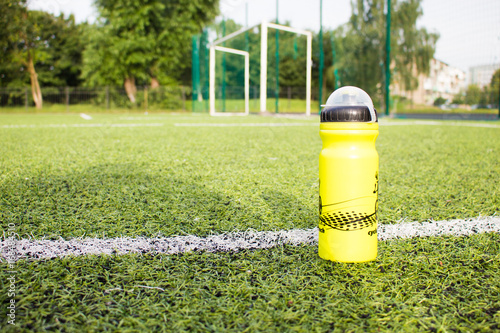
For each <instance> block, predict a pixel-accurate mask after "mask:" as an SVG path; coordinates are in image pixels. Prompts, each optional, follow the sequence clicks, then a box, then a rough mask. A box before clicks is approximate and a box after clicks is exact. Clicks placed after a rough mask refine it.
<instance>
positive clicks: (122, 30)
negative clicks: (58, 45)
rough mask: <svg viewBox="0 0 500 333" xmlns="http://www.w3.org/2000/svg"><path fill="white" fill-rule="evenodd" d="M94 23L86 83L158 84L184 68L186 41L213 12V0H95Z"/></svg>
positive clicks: (215, 4) (186, 63) (168, 81)
mask: <svg viewBox="0 0 500 333" xmlns="http://www.w3.org/2000/svg"><path fill="white" fill-rule="evenodd" d="M96 5H97V8H98V10H99V12H100V21H99V24H98V25H96V26H94V27H93V28H92V29H91V30H90V31H89V35H88V47H87V49H86V50H85V53H84V58H85V60H84V70H83V77H84V78H85V79H86V81H87V83H88V84H89V85H106V84H109V85H114V84H120V85H121V84H123V82H124V80H125V79H127V78H131V79H134V80H135V82H136V83H137V84H139V85H143V84H149V81H150V80H151V79H152V78H155V79H157V80H159V82H160V83H162V84H171V83H172V82H174V81H176V80H179V79H180V74H181V73H182V72H183V70H184V69H185V68H187V67H189V61H186V59H189V58H190V54H189V52H190V45H191V43H190V40H191V36H192V35H193V34H195V33H199V32H201V29H202V27H203V25H204V24H206V23H207V22H209V21H210V20H212V19H213V18H214V17H215V15H216V14H217V10H218V9H217V8H218V1H217V0H196V1H192V0H175V1H165V0H149V1H139V0H126V1H118V0H98V1H96Z"/></svg>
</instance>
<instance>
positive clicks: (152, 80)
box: [151, 77, 160, 89]
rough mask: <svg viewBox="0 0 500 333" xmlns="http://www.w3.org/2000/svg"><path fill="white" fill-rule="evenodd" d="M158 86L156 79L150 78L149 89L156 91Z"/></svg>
mask: <svg viewBox="0 0 500 333" xmlns="http://www.w3.org/2000/svg"><path fill="white" fill-rule="evenodd" d="M159 86H160V82H159V81H158V79H157V78H155V77H152V78H151V89H156V88H158V87H159Z"/></svg>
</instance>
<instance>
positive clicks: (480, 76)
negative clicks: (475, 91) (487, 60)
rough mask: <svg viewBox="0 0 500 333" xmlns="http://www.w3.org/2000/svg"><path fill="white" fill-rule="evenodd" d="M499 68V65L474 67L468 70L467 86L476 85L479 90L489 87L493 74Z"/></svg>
mask: <svg viewBox="0 0 500 333" xmlns="http://www.w3.org/2000/svg"><path fill="white" fill-rule="evenodd" d="M499 68H500V64H493V65H482V66H474V67H471V68H470V70H469V84H476V85H478V86H479V87H480V88H483V87H484V86H489V85H490V83H491V78H492V77H493V74H494V73H495V72H496V71H497V70H498V69H499Z"/></svg>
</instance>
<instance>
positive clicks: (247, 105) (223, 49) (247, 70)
mask: <svg viewBox="0 0 500 333" xmlns="http://www.w3.org/2000/svg"><path fill="white" fill-rule="evenodd" d="M215 51H220V52H226V53H232V54H237V55H241V56H243V57H245V88H244V89H245V112H244V113H239V112H217V111H216V110H215V73H216V72H215ZM209 94H210V95H209V99H210V115H212V116H247V115H248V113H249V110H250V57H249V54H248V52H246V51H242V50H236V49H231V48H228V47H222V46H214V45H212V46H210V92H209Z"/></svg>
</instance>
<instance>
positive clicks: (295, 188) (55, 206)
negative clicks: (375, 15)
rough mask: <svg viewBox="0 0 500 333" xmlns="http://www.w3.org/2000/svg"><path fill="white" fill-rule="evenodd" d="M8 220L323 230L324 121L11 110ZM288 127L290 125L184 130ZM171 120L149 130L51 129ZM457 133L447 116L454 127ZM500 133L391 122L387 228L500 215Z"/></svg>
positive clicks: (382, 139) (384, 155)
mask: <svg viewBox="0 0 500 333" xmlns="http://www.w3.org/2000/svg"><path fill="white" fill-rule="evenodd" d="M0 121H1V123H2V124H13V125H16V124H17V125H20V124H24V125H29V124H34V125H37V126H39V127H35V128H0V137H1V140H2V145H1V146H0V164H1V171H0V172H1V174H0V198H1V199H0V207H2V209H1V211H0V218H1V220H2V221H4V223H6V224H8V223H14V224H15V225H16V226H17V228H18V229H17V231H18V233H19V234H20V235H21V237H24V238H25V237H29V236H34V237H36V238H41V237H46V238H49V239H58V238H59V237H63V238H72V237H81V236H83V235H85V236H88V237H102V236H107V237H117V236H131V237H133V236H138V235H143V236H153V235H158V234H160V235H164V236H171V235H184V234H195V235H199V236H204V235H207V234H211V233H219V232H226V231H235V230H247V229H249V228H252V229H256V230H281V229H293V228H312V227H314V226H316V224H317V195H318V154H319V152H320V150H321V140H320V138H319V135H318V127H317V126H314V124H317V121H318V120H317V119H313V120H292V119H282V118H269V117H257V116H250V117H216V118H213V117H212V118H211V117H208V116H206V115H193V116H189V115H182V114H181V115H170V116H169V115H156V116H144V115H94V119H92V120H90V121H87V120H84V119H82V118H80V117H79V116H78V115H73V116H68V115H61V116H56V115H45V116H26V115H22V116H21V115H16V116H7V115H2V116H0ZM259 122H261V123H262V122H264V123H269V122H277V123H282V122H288V123H297V122H298V123H301V124H306V125H308V124H309V125H312V126H292V127H203V126H200V127H178V126H174V124H176V123H177V124H178V123H191V124H196V123H199V124H205V123H259ZM61 124H68V125H70V124H81V125H91V124H108V125H109V124H160V125H162V126H152V127H151V126H149V127H109V126H107V127H106V126H104V127H78V128H72V127H40V126H47V125H61ZM443 124H444V125H445V124H446V122H443ZM499 142H500V131H499V130H498V128H471V127H457V126H422V125H414V126H381V128H380V136H379V138H378V140H377V150H378V152H379V154H380V196H379V200H380V204H379V207H380V215H379V218H380V222H381V223H394V222H397V221H399V220H401V219H405V220H408V221H413V220H418V221H423V220H428V219H435V220H442V219H453V218H468V217H477V216H479V215H483V216H485V215H486V216H487V215H493V214H495V213H497V212H498V208H499V207H500V199H499V197H500V195H499V192H498V191H499V186H498V179H500V168H499V166H498V165H499V164H498V162H499V157H498V156H500V143H499Z"/></svg>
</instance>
